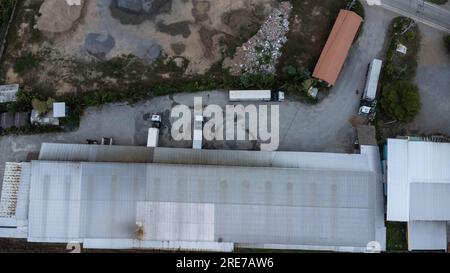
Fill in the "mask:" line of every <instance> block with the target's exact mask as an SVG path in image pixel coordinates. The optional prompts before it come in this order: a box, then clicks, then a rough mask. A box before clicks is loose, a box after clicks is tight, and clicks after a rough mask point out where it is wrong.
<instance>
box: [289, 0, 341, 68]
mask: <svg viewBox="0 0 450 273" xmlns="http://www.w3.org/2000/svg"><path fill="white" fill-rule="evenodd" d="M291 2H292V4H293V6H294V11H293V13H294V16H291V19H290V21H291V31H290V33H289V35H288V39H289V43H288V44H287V45H286V46H285V48H284V49H283V57H282V60H281V62H280V63H281V64H280V67H283V66H285V65H288V64H291V65H302V66H304V67H306V68H308V69H309V70H310V71H312V70H313V69H314V66H315V65H316V62H317V60H318V59H319V56H320V53H321V52H322V48H323V46H324V45H325V43H326V41H327V39H328V35H329V34H330V30H331V28H332V27H333V24H334V20H335V18H336V15H337V14H338V12H339V10H340V9H341V8H343V7H345V6H346V3H347V1H345V0H332V1H330V0H293V1H291Z"/></svg>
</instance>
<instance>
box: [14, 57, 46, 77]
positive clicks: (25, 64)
mask: <svg viewBox="0 0 450 273" xmlns="http://www.w3.org/2000/svg"><path fill="white" fill-rule="evenodd" d="M40 61H41V59H40V58H39V57H38V56H36V55H34V54H32V53H26V54H24V55H22V56H20V57H18V58H17V59H16V62H15V64H14V71H15V72H17V73H19V74H22V73H24V72H28V71H30V70H33V69H34V68H36V67H37V66H38V65H39V63H40Z"/></svg>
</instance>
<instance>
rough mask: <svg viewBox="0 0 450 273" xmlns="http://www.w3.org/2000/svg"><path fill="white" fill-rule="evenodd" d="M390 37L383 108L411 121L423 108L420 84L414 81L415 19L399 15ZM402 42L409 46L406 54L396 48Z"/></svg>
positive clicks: (417, 43) (417, 36) (417, 42)
mask: <svg viewBox="0 0 450 273" xmlns="http://www.w3.org/2000/svg"><path fill="white" fill-rule="evenodd" d="M390 39H391V42H390V45H389V48H388V51H387V55H386V62H385V67H384V73H383V80H382V97H381V101H380V103H381V110H382V112H383V113H384V114H385V115H386V116H388V117H390V118H392V119H395V120H398V121H400V122H410V121H412V120H413V119H414V118H415V117H416V116H417V114H418V113H419V112H420V109H421V103H420V93H419V88H418V87H417V85H416V84H415V83H414V78H415V75H416V69H417V54H418V51H419V48H420V31H419V28H418V26H417V25H416V24H415V22H414V21H413V20H412V19H410V18H406V17H397V18H395V19H394V20H393V22H392V24H391V28H390ZM399 44H403V45H405V46H406V47H407V53H406V54H403V53H400V52H397V46H398V45H399Z"/></svg>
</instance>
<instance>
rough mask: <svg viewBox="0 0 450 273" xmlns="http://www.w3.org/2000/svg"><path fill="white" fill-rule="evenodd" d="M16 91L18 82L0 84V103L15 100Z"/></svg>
mask: <svg viewBox="0 0 450 273" xmlns="http://www.w3.org/2000/svg"><path fill="white" fill-rule="evenodd" d="M18 91H19V85H18V84H9V85H0V103H5V102H12V101H16V100H17V97H16V94H17V92H18Z"/></svg>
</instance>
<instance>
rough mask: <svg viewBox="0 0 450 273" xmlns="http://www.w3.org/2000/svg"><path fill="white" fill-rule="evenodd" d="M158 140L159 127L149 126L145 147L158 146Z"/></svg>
mask: <svg viewBox="0 0 450 273" xmlns="http://www.w3.org/2000/svg"><path fill="white" fill-rule="evenodd" d="M158 142H159V129H158V128H149V129H148V138H147V147H152V148H155V147H158Z"/></svg>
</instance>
